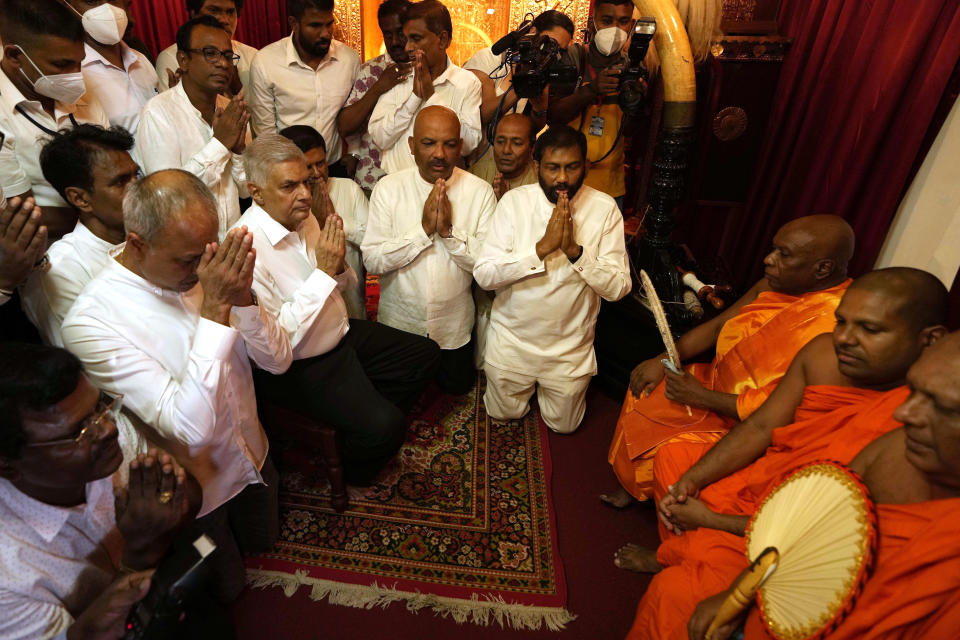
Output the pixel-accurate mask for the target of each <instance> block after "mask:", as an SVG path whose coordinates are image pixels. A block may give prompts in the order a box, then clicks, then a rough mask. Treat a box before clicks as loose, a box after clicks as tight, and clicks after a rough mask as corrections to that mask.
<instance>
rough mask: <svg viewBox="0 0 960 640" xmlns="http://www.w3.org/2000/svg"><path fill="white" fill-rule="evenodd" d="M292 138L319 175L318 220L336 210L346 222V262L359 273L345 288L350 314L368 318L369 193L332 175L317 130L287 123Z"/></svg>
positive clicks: (315, 189) (315, 205) (287, 135)
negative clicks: (365, 247) (363, 251)
mask: <svg viewBox="0 0 960 640" xmlns="http://www.w3.org/2000/svg"><path fill="white" fill-rule="evenodd" d="M280 135H282V136H283V137H284V138H287V139H288V140H291V141H292V142H293V143H294V144H295V145H297V148H299V149H300V151H302V152H303V156H304V158H305V159H306V161H307V169H309V170H310V172H311V173H312V174H313V177H314V178H316V183H315V184H314V186H313V202H312V204H311V207H310V208H311V209H312V210H313V212H314V214H315V215H316V216H317V220H318V221H320V220H324V219H325V218H326V217H327V216H328V215H329V214H331V213H333V214H336V215H338V216H339V217H340V220H341V221H342V222H343V234H344V235H345V236H346V239H347V258H346V260H347V264H348V265H350V268H351V269H353V272H354V273H355V274H357V278H356V280H357V281H356V283H355V284H354V286H352V287H345V288H344V289H343V291H342V294H343V301H344V302H346V303H347V313H349V314H350V317H351V318H356V319H358V320H366V318H367V282H366V280H367V270H366V269H364V268H363V260H362V259H361V257H360V243H361V242H363V234H364V233H366V231H367V196H365V195H364V194H363V191H362V190H361V189H360V187H359V186H358V185H357V183H356V182H354V181H353V180H350V179H348V178H332V177H330V171H329V168H328V167H327V145H326V143H325V142H324V140H323V136H321V135H320V134H319V133H317V130H316V129H314V128H312V127H308V126H306V125H296V126H293V127H287V128H286V129H284V130H283V131H281V132H280Z"/></svg>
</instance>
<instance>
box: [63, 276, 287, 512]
mask: <svg viewBox="0 0 960 640" xmlns="http://www.w3.org/2000/svg"><path fill="white" fill-rule="evenodd" d="M202 302H203V289H202V286H201V285H200V284H197V285H196V286H195V287H193V288H192V289H190V290H189V291H186V292H183V293H180V292H177V291H169V290H165V289H161V288H159V287H157V286H156V285H154V284H152V283H150V282H148V281H146V280H144V279H143V278H141V277H140V276H138V275H136V274H135V273H133V272H132V271H130V270H129V269H127V268H126V267H124V266H122V265H121V264H120V263H119V262H117V261H116V260H110V261H109V262H108V263H107V265H106V266H105V267H104V268H103V270H102V271H101V272H100V273H99V275H97V277H96V278H94V279H93V280H92V281H91V282H90V284H88V285H87V287H86V288H85V289H84V290H83V293H81V294H80V297H78V298H77V300H76V302H74V304H73V307H72V308H71V309H70V312H69V313H68V314H67V317H66V319H65V320H64V321H63V328H62V333H63V342H64V345H65V346H66V348H67V349H68V350H69V351H71V352H73V354H74V355H76V356H77V357H78V358H79V359H80V361H81V362H82V363H83V366H84V370H85V371H86V373H87V375H88V376H89V377H90V380H91V381H92V382H93V383H94V384H95V385H96V386H97V387H98V388H100V389H102V390H103V391H106V392H107V393H109V394H111V395H116V394H118V393H122V394H123V395H124V400H123V404H124V408H125V409H126V408H129V409H130V410H131V411H133V412H134V413H135V414H136V415H137V416H138V417H139V418H140V419H141V420H142V421H143V422H144V423H146V425H147V427H148V428H149V429H150V432H149V433H148V434H146V435H147V437H148V439H151V440H153V441H154V442H156V444H158V445H159V446H160V447H161V448H163V449H164V450H166V451H168V452H169V453H170V454H172V455H173V456H174V457H175V458H176V459H177V461H178V462H180V464H181V465H183V467H184V468H186V469H187V471H189V472H190V473H192V474H193V476H194V477H196V479H197V481H198V482H199V483H200V486H201V487H202V488H203V506H202V508H201V510H200V514H199V515H201V516H202V515H205V514H207V513H210V511H212V510H213V509H216V508H217V507H219V506H220V505H222V504H224V503H225V502H227V501H228V500H230V499H231V498H233V497H234V496H235V495H237V494H238V493H240V492H241V491H242V490H243V489H244V487H246V486H247V485H249V484H255V483H258V482H262V479H261V477H260V468H261V467H262V466H263V461H264V459H265V458H266V455H267V436H266V434H265V433H264V432H263V428H262V427H261V426H260V421H259V420H258V419H257V402H256V398H255V396H254V388H253V377H252V374H251V369H250V360H253V362H254V363H256V365H257V366H259V367H260V368H262V369H265V370H267V371H270V372H271V373H282V372H283V371H286V369H287V368H288V367H289V366H290V362H291V361H292V358H291V352H290V344H289V342H288V341H287V336H286V334H284V333H283V331H282V330H281V329H280V327H279V326H277V324H276V322H275V321H274V319H273V316H271V315H270V314H269V313H267V312H266V311H264V310H263V309H260V308H258V307H256V306H249V307H234V308H233V310H232V312H231V314H230V326H229V327H227V326H224V325H222V324H219V323H216V322H212V321H210V320H207V319H206V318H202V317H200V306H201V304H202Z"/></svg>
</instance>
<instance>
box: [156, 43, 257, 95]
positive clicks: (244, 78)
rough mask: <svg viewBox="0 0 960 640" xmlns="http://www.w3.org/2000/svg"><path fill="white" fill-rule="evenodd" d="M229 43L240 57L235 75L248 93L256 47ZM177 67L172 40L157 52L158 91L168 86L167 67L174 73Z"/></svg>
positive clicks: (175, 50) (175, 49) (174, 44)
mask: <svg viewBox="0 0 960 640" xmlns="http://www.w3.org/2000/svg"><path fill="white" fill-rule="evenodd" d="M230 44H231V45H232V46H233V52H234V53H235V54H237V55H238V56H240V59H239V60H238V61H237V75H238V76H240V84H242V85H243V88H244V91H245V93H247V94H249V93H250V65H251V64H253V58H254V56H256V55H257V49H256V47H251V46H250V45H248V44H244V43H242V42H238V41H236V40H231V41H230ZM179 68H180V63H179V62H177V43H176V42H174V43H173V44H172V45H170V46H169V47H167V48H166V49H164V50H163V51H161V52H160V53H158V54H157V66H156V70H157V77H158V80H159V82H160V91H166V90H167V89H169V88H170V76H169V75H167V69H169V70H171V71H173V72H174V73H176V71H177V69H179Z"/></svg>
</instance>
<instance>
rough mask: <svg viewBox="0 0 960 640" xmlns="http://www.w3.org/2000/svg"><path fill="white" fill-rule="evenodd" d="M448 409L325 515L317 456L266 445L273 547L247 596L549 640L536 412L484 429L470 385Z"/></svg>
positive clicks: (545, 465)
mask: <svg viewBox="0 0 960 640" xmlns="http://www.w3.org/2000/svg"><path fill="white" fill-rule="evenodd" d="M480 378H481V379H480V380H479V381H478V383H477V387H476V388H475V389H474V390H473V391H472V392H471V393H469V394H466V395H465V396H461V397H450V396H445V395H439V394H438V395H435V396H434V397H432V398H431V399H430V400H429V401H427V402H426V403H425V406H423V407H421V408H419V409H418V410H416V411H415V412H414V413H413V414H412V415H413V416H415V417H414V419H413V420H412V421H411V424H410V427H409V429H408V432H407V441H406V443H405V444H404V446H403V448H402V449H401V451H400V453H399V454H398V455H397V456H396V458H395V459H394V460H393V461H392V462H391V463H390V465H388V467H387V468H386V469H385V470H384V471H383V472H382V473H381V475H380V476H379V478H378V481H377V483H376V484H375V485H374V486H372V487H369V488H367V489H362V490H359V489H357V490H354V489H351V495H350V499H351V500H350V507H349V509H348V510H347V511H346V512H344V513H342V514H337V513H335V512H334V511H333V510H332V509H331V508H330V504H329V486H328V484H327V482H326V480H325V478H324V476H323V474H322V472H320V471H319V470H318V460H317V456H316V455H315V454H314V453H313V452H310V451H305V450H303V448H302V447H297V446H294V445H290V444H286V443H283V442H282V441H280V442H277V443H275V444H274V445H273V451H274V455H275V459H276V460H278V467H280V473H281V478H282V482H281V489H280V507H281V508H280V522H281V541H280V543H279V544H278V545H277V546H276V547H275V548H274V550H273V551H272V552H271V553H268V554H264V555H262V556H259V557H255V558H251V559H250V560H249V561H248V569H249V571H248V573H249V575H250V582H251V584H252V585H253V586H261V587H262V586H280V587H282V588H283V589H284V590H285V592H286V594H287V595H288V596H289V595H292V594H293V593H294V592H295V591H296V590H297V589H298V588H299V587H300V586H304V585H306V586H309V587H310V588H311V597H312V598H313V599H315V600H318V599H322V598H327V599H328V600H329V601H330V602H332V603H335V604H344V605H350V606H356V607H366V608H370V607H373V606H387V605H389V604H390V603H391V602H395V601H405V603H406V607H407V609H408V610H412V611H417V610H419V609H422V608H428V609H431V610H433V611H434V612H437V613H439V614H441V615H450V616H452V617H453V618H454V619H456V620H457V621H458V622H462V621H471V622H474V623H476V624H480V625H488V624H491V623H498V624H500V625H501V626H504V627H513V628H517V629H525V628H526V629H536V628H541V626H544V627H546V628H548V629H561V628H563V627H564V625H565V624H566V623H567V622H569V621H570V620H572V619H573V616H571V615H570V614H569V613H568V612H567V611H566V609H565V606H566V598H567V589H566V584H565V582H564V576H563V565H562V562H561V560H560V557H559V552H558V547H557V536H556V521H555V517H554V512H553V507H552V504H551V498H550V491H549V487H550V473H551V465H550V454H549V450H548V447H547V434H546V427H545V425H544V424H543V423H542V421H541V420H540V419H539V414H538V413H537V411H536V410H533V411H531V413H530V414H529V415H528V416H527V417H526V418H524V419H522V420H517V421H513V422H509V423H491V421H490V420H489V419H488V418H487V415H486V412H485V411H484V408H483V402H482V399H481V398H482V395H483V389H482V384H483V382H482V376H481V377H480Z"/></svg>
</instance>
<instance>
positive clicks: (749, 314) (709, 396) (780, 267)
mask: <svg viewBox="0 0 960 640" xmlns="http://www.w3.org/2000/svg"><path fill="white" fill-rule="evenodd" d="M853 248H854V235H853V230H852V229H851V228H850V225H848V224H847V223H846V222H844V221H843V220H842V219H841V218H839V217H837V216H831V215H815V216H807V217H804V218H798V219H796V220H792V221H791V222H788V223H787V224H785V225H784V226H783V227H781V228H780V230H779V231H777V234H776V235H775V236H774V238H773V250H772V251H771V252H770V253H769V254H768V255H767V257H766V258H764V261H763V262H764V265H765V267H766V270H765V274H764V278H763V279H762V280H760V281H759V282H757V283H756V284H755V285H754V286H753V287H751V289H750V290H749V291H748V292H747V293H746V294H745V295H744V296H743V297H742V298H740V299H739V300H737V302H736V303H734V304H733V305H731V306H730V307H729V308H728V309H727V310H726V311H724V312H723V313H722V314H720V315H719V316H717V317H716V318H714V319H713V320H710V321H709V322H705V323H704V324H702V325H700V326H698V327H696V328H694V329H692V330H691V331H689V332H688V333H686V334H685V335H684V336H683V337H682V338H680V340H679V341H678V342H677V351H678V352H679V354H680V358H681V359H682V360H688V359H690V358H693V357H695V356H697V355H699V354H701V353H704V352H706V351H709V350H711V349H716V357H715V358H714V359H713V361H712V362H710V363H709V364H703V363H695V364H692V365H689V366H687V367H686V370H685V371H684V372H683V373H681V374H674V373H671V372H668V371H666V370H665V369H664V366H663V364H661V360H662V359H663V358H666V354H665V353H664V354H661V355H659V356H656V357H654V358H651V359H649V360H646V361H644V362H642V363H640V364H639V365H638V366H637V367H636V368H635V369H634V370H633V373H632V374H631V376H630V390H629V391H628V392H627V397H626V400H625V401H624V403H623V409H622V411H621V413H620V419H619V421H618V422H617V429H616V433H615V434H614V436H613V441H612V442H611V444H610V451H609V454H608V457H607V460H608V461H609V462H610V464H611V465H612V466H613V471H614V473H615V474H616V476H617V479H618V480H619V481H620V487H618V489H617V490H616V491H615V492H613V493H611V494H604V495H602V496H601V500H603V501H604V502H606V503H608V504H610V505H612V506H615V507H624V506H626V505H628V504H630V502H632V501H633V500H634V499H636V500H646V499H648V498H650V496H651V495H652V493H653V457H654V454H656V452H657V449H659V448H660V446H662V445H663V444H665V443H667V442H670V441H672V440H683V441H688V442H700V443H713V442H716V441H717V440H719V439H720V438H721V437H722V436H723V434H725V433H726V432H727V431H728V430H729V429H730V427H732V426H733V425H734V424H736V422H738V421H740V420H744V419H746V418H747V417H748V416H749V415H750V414H751V413H753V412H754V411H755V410H756V409H757V408H758V407H759V406H760V405H761V404H763V401H764V400H766V398H767V397H768V396H769V395H770V393H771V392H772V391H773V389H774V388H776V385H777V383H778V382H779V381H780V379H781V378H782V377H783V374H784V373H786V370H787V367H788V366H789V364H790V362H791V361H792V360H793V357H794V356H795V355H796V354H797V352H799V351H800V349H801V348H802V347H803V346H804V345H805V344H806V343H807V342H809V341H810V340H811V339H812V338H814V337H815V336H817V335H819V334H821V333H827V332H829V331H832V330H833V325H834V318H833V312H834V310H835V309H836V308H837V305H838V304H839V303H840V298H841V296H842V295H843V293H844V291H846V288H847V287H848V286H849V284H850V280H848V279H847V263H848V262H849V260H850V257H851V256H852V254H853Z"/></svg>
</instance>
